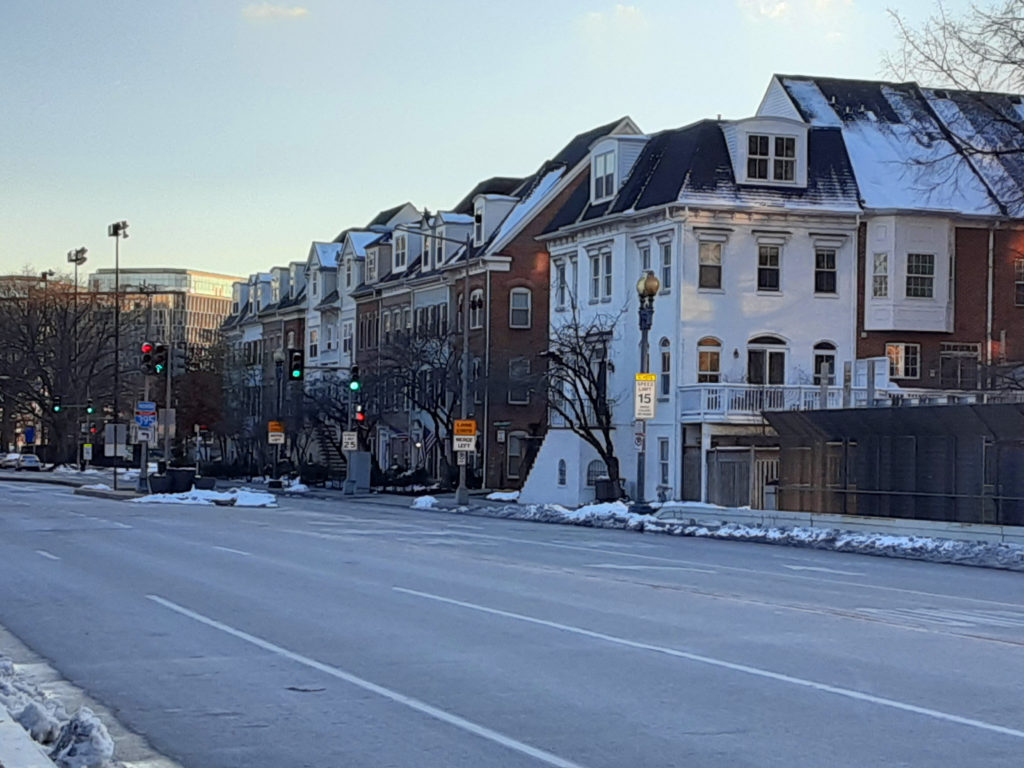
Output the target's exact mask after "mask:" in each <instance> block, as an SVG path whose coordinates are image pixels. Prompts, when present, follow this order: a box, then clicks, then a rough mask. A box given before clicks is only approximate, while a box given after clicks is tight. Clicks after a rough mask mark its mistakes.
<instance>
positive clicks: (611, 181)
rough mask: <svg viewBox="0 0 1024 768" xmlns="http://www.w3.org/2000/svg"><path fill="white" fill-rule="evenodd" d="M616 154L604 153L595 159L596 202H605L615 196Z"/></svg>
mask: <svg viewBox="0 0 1024 768" xmlns="http://www.w3.org/2000/svg"><path fill="white" fill-rule="evenodd" d="M614 186H615V153H614V152H602V153H601V154H600V155H596V156H595V157H594V200H604V199H605V198H606V197H611V196H612V195H613V194H614Z"/></svg>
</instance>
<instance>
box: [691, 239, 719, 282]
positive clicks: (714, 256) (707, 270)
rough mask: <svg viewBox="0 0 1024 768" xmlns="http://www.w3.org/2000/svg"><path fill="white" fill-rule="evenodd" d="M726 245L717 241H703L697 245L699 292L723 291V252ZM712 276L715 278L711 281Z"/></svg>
mask: <svg viewBox="0 0 1024 768" xmlns="http://www.w3.org/2000/svg"><path fill="white" fill-rule="evenodd" d="M724 245H725V244H724V243H722V242H719V241H717V240H701V241H699V243H698V244H697V261H698V268H697V272H698V274H697V288H698V290H702V291H720V290H722V251H723V246H724ZM712 275H713V276H714V278H715V279H714V280H711V279H710V277H711V276H712ZM705 276H707V277H705Z"/></svg>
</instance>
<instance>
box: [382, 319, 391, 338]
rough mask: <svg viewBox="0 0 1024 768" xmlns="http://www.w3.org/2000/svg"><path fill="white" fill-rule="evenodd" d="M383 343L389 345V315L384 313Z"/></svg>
mask: <svg viewBox="0 0 1024 768" xmlns="http://www.w3.org/2000/svg"><path fill="white" fill-rule="evenodd" d="M384 343H385V344H390V343H391V313H390V312H385V313H384Z"/></svg>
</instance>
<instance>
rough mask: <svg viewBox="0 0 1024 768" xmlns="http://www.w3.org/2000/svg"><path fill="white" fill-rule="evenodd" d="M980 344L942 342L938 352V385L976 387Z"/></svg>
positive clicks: (943, 386)
mask: <svg viewBox="0 0 1024 768" xmlns="http://www.w3.org/2000/svg"><path fill="white" fill-rule="evenodd" d="M980 356H981V345H980V344H957V343H953V342H943V344H942V349H941V350H940V352H939V386H941V387H942V388H943V389H977V388H978V359H979V357H980Z"/></svg>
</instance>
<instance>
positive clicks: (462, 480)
mask: <svg viewBox="0 0 1024 768" xmlns="http://www.w3.org/2000/svg"><path fill="white" fill-rule="evenodd" d="M472 244H473V234H472V232H470V233H468V234H467V235H466V272H465V277H464V278H463V284H464V285H463V289H462V394H461V396H460V400H461V402H460V403H459V416H460V418H461V419H463V420H465V419H466V417H467V416H468V415H469V403H468V402H467V401H468V400H469V249H470V247H471V246H472ZM448 439H449V440H452V439H453V438H452V436H451V435H449V436H448ZM452 453H453V454H454V453H455V452H454V451H452ZM455 503H456V504H458V505H459V506H465V505H466V504H468V503H469V487H468V486H467V485H466V464H459V487H458V488H456V489H455Z"/></svg>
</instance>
